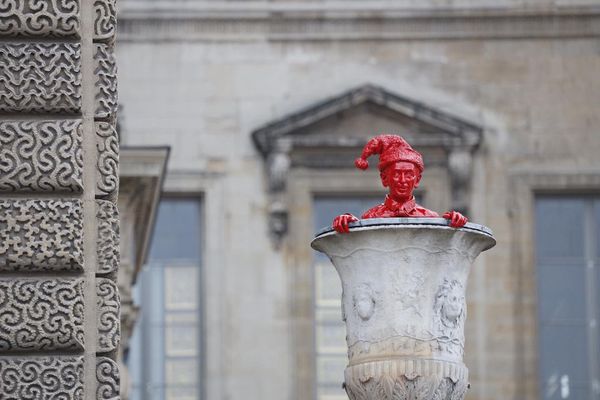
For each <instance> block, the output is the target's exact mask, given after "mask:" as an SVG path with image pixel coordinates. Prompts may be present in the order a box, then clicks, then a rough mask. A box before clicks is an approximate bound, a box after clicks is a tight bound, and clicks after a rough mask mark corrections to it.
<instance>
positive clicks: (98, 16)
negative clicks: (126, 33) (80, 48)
mask: <svg viewBox="0 0 600 400" xmlns="http://www.w3.org/2000/svg"><path fill="white" fill-rule="evenodd" d="M94 15H95V18H94V41H100V42H110V43H112V42H114V40H115V33H116V30H117V4H116V0H95V1H94Z"/></svg>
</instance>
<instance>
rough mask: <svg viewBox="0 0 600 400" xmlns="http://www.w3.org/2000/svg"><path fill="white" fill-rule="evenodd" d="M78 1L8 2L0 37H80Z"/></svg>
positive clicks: (0, 14)
mask: <svg viewBox="0 0 600 400" xmlns="http://www.w3.org/2000/svg"><path fill="white" fill-rule="evenodd" d="M79 29H80V21H79V0H66V1H65V0H44V2H43V4H40V2H35V1H32V0H23V1H9V2H6V3H4V4H3V7H2V11H0V35H2V36H4V35H6V36H29V37H38V36H39V37H46V36H56V37H72V36H74V37H77V36H78V35H79Z"/></svg>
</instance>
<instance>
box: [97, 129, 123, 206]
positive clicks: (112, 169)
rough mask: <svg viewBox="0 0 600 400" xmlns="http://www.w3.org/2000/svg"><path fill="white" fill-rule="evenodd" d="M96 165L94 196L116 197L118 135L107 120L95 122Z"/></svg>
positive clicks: (117, 186) (117, 183) (117, 182)
mask: <svg viewBox="0 0 600 400" xmlns="http://www.w3.org/2000/svg"><path fill="white" fill-rule="evenodd" d="M96 148H97V150H98V165H97V175H96V197H99V198H111V199H113V198H114V197H116V195H117V193H118V191H119V136H118V134H117V131H116V129H115V128H114V126H113V125H112V124H110V123H108V122H96Z"/></svg>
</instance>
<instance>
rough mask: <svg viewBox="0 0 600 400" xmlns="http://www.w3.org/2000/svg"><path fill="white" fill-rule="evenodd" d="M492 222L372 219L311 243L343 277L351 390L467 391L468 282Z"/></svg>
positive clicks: (375, 393) (385, 397)
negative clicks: (459, 224) (453, 223)
mask: <svg viewBox="0 0 600 400" xmlns="http://www.w3.org/2000/svg"><path fill="white" fill-rule="evenodd" d="M495 244H496V240H495V239H494V237H493V235H492V232H491V231H490V230H489V229H488V228H486V227H484V226H482V225H477V224H473V223H467V224H466V225H465V226H464V227H462V228H459V229H456V228H451V227H449V226H448V221H447V220H445V219H442V218H384V219H366V220H360V221H358V222H355V223H352V224H351V225H350V232H349V233H344V234H340V233H337V232H335V231H333V230H332V229H325V230H323V231H321V232H320V233H319V234H317V236H316V237H315V239H314V240H313V241H312V243H311V246H312V247H313V248H314V249H315V250H317V251H320V252H322V253H325V254H326V255H327V256H328V257H329V259H330V260H331V262H332V263H333V265H334V266H335V268H336V270H337V272H338V274H339V276H340V278H341V280H342V288H343V294H342V319H343V320H344V322H345V323H346V333H347V334H346V341H347V344H348V358H349V363H348V366H347V367H346V370H345V373H344V377H345V383H344V387H345V389H346V392H347V394H348V397H349V398H350V399H351V400H400V399H402V400H404V399H410V400H433V399H436V400H437V399H440V400H447V399H451V400H462V399H464V397H465V392H466V390H467V388H468V382H469V377H468V370H467V367H466V366H465V364H464V363H463V353H464V348H465V335H464V326H465V319H466V317H467V306H466V301H465V289H466V287H467V278H468V276H469V269H470V268H471V264H472V263H473V261H474V260H475V258H476V257H477V256H478V255H479V253H481V252H482V251H484V250H487V249H490V248H491V247H493V246H494V245H495Z"/></svg>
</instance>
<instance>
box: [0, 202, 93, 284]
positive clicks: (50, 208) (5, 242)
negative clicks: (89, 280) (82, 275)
mask: <svg viewBox="0 0 600 400" xmlns="http://www.w3.org/2000/svg"><path fill="white" fill-rule="evenodd" d="M82 269H83V210H82V203H81V201H79V200H73V201H68V200H1V201H0V271H27V272H33V271H81V270H82Z"/></svg>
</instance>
